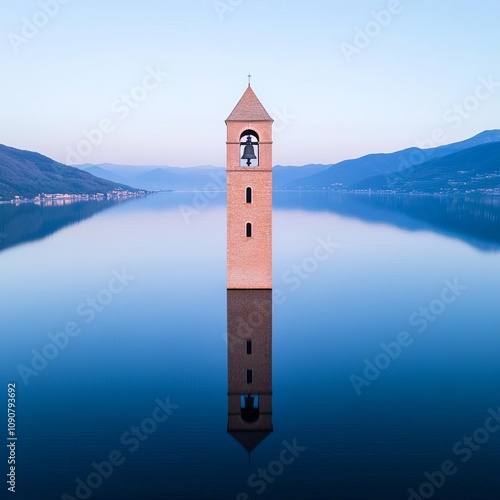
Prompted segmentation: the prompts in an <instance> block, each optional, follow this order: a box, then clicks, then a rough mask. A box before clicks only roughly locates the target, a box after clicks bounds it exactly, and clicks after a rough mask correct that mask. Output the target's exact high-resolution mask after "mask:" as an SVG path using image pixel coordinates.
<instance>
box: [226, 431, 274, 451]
mask: <svg viewBox="0 0 500 500" xmlns="http://www.w3.org/2000/svg"><path fill="white" fill-rule="evenodd" d="M228 432H229V434H231V436H233V438H234V439H236V441H238V443H240V444H241V446H243V448H245V450H247V451H248V453H252V451H253V450H255V448H257V446H259V444H260V443H261V442H262V441H264V439H266V438H267V436H269V435H270V434H271V433H272V432H273V430H272V429H269V430H253V431H248V430H247V431H228Z"/></svg>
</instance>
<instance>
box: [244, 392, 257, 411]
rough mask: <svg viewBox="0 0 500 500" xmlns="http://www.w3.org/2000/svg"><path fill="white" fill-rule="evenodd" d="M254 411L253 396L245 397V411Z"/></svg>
mask: <svg viewBox="0 0 500 500" xmlns="http://www.w3.org/2000/svg"><path fill="white" fill-rule="evenodd" d="M254 409H255V398H254V397H253V396H250V395H248V396H245V410H254Z"/></svg>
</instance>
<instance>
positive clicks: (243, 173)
mask: <svg viewBox="0 0 500 500" xmlns="http://www.w3.org/2000/svg"><path fill="white" fill-rule="evenodd" d="M248 129H250V130H253V131H255V132H256V133H257V134H258V135H259V140H260V147H259V166H258V167H256V166H252V167H241V166H240V162H241V160H240V158H241V146H240V136H241V134H242V133H243V132H244V131H245V130H248ZM247 187H251V188H252V194H253V196H252V198H253V199H252V203H251V204H248V203H246V189H247ZM272 196H273V195H272V123H270V122H254V123H247V122H245V123H243V122H228V142H227V288H228V289H271V288H272ZM248 222H250V223H251V224H252V237H251V238H247V236H246V224H247V223H248Z"/></svg>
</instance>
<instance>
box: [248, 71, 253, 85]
mask: <svg viewBox="0 0 500 500" xmlns="http://www.w3.org/2000/svg"><path fill="white" fill-rule="evenodd" d="M251 83H252V75H251V74H250V73H248V86H249V87H250V84H251Z"/></svg>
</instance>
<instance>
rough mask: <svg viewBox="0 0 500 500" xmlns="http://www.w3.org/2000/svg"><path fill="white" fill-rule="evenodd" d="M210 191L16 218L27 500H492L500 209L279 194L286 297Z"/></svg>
mask: <svg viewBox="0 0 500 500" xmlns="http://www.w3.org/2000/svg"><path fill="white" fill-rule="evenodd" d="M195 196H196V195H195V194H194V193H165V194H160V195H156V196H151V197H148V198H144V199H135V200H131V201H128V202H125V203H109V204H105V203H98V202H95V203H94V202H88V203H83V204H74V205H70V206H65V207H45V208H43V207H37V206H34V205H23V206H20V207H13V206H0V276H1V287H0V304H1V306H0V325H1V326H0V328H1V337H0V339H1V340H0V343H1V344H0V346H1V351H0V359H1V368H0V374H1V380H2V381H3V383H4V385H5V387H4V388H5V397H4V398H3V401H4V403H3V404H5V405H6V398H7V384H8V383H15V384H16V404H17V406H16V411H17V413H16V436H17V438H18V440H17V442H16V492H17V497H13V498H20V499H30V500H37V499H43V500H45V499H60V498H64V499H71V498H91V499H112V500H126V499H144V500H149V499H163V498H165V499H167V498H169V499H170V498H171V499H197V498H200V499H221V500H223V499H239V500H248V499H250V498H251V499H256V498H262V499H264V498H269V499H287V500H288V499H300V500H302V499H313V500H314V499H336V498H338V499H384V500H387V499H407V498H414V499H418V498H436V499H496V498H498V496H499V493H500V474H499V470H500V329H499V325H500V307H499V299H500V292H499V278H500V200H499V199H498V198H496V199H495V198H492V199H476V198H456V199H455V198H434V197H368V196H352V195H351V196H349V195H328V194H320V193H302V194H297V193H276V195H275V211H274V290H273V294H272V295H271V294H270V293H265V292H263V293H258V292H254V293H250V292H233V293H229V294H228V292H227V291H226V289H225V257H226V255H225V252H226V249H225V231H226V228H225V216H226V214H225V196H224V195H223V194H222V193H221V194H220V195H219V196H217V197H215V198H211V199H208V198H206V199H201V200H200V198H196V199H195ZM228 325H229V330H230V331H229V338H228ZM248 338H251V339H252V345H251V346H250V350H251V351H252V354H247V349H249V346H248V344H247V341H246V340H245V339H248ZM249 356H250V357H251V359H252V361H251V362H250V361H248V360H249V359H250V358H249ZM248 363H251V364H252V363H253V364H252V368H253V371H252V375H250V377H251V384H250V386H251V391H250V390H248V391H247V389H246V387H247V386H248V378H247V377H248V376H249V375H248V373H247V370H246V368H248V367H247V366H246V365H245V364H248ZM244 365H245V366H244ZM228 366H229V370H228ZM243 368H245V370H244V371H243ZM252 378H253V380H252ZM247 392H248V394H247ZM257 408H258V409H257ZM2 412H4V410H2ZM4 415H6V413H4ZM2 421H3V422H4V425H5V427H4V428H6V427H7V425H6V421H7V419H6V417H5V416H4V417H3V418H2ZM4 450H5V451H4V453H3V454H2V457H0V463H1V466H0V468H1V470H2V475H3V477H6V476H5V474H6V472H7V470H8V469H7V455H8V450H7V449H6V448H4ZM249 452H251V453H249ZM2 483H3V486H2V488H3V489H4V491H2V497H3V493H4V492H5V493H6V495H7V493H8V492H7V486H8V484H7V483H6V482H3V481H2Z"/></svg>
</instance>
